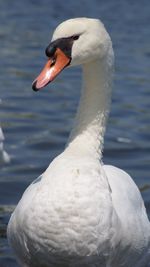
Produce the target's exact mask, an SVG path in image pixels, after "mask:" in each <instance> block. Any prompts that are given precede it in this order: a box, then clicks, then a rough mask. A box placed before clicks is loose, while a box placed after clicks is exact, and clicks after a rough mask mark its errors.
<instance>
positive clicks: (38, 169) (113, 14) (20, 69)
mask: <svg viewBox="0 0 150 267" xmlns="http://www.w3.org/2000/svg"><path fill="white" fill-rule="evenodd" d="M80 16H89V17H95V18H100V19H101V20H102V21H103V22H104V24H105V26H106V28H107V30H108V31H109V33H110V35H111V38H112V41H113V44H114V50H115V55H116V75H115V82H114V90H113V98H112V108H111V113H110V119H109V122H108V127H107V132H106V135H105V150H104V162H105V163H109V164H114V165H116V166H118V167H121V168H123V169H124V170H126V171H127V172H129V173H130V174H131V176H132V177H133V179H134V180H135V182H136V183H137V185H138V186H139V188H140V189H141V192H142V196H143V198H144V201H145V205H146V208H147V212H148V214H149V215H150V178H149V175H150V141H149V140H150V112H149V110H150V30H149V22H150V1H149V0H143V1H129V0H128V1H127V0H125V1H117V0H116V1H115V0H108V1H104V0H101V1H99V0H92V1H91V0H76V1H74V0H70V1H67V2H66V1H63V0H27V1H21V0H20V1H17V0H13V1H10V0H1V1H0V25H1V27H0V40H1V41H0V55H1V60H0V62H1V63H0V81H1V85H0V98H1V99H2V104H1V112H0V122H1V125H2V128H3V131H4V135H5V143H4V145H5V150H6V151H7V152H8V153H9V155H10V156H11V162H10V163H9V164H4V163H2V162H0V167H1V169H0V267H17V264H16V262H15V259H14V257H13V255H12V253H11V251H10V249H9V246H8V243H7V239H6V227H7V223H8V220H9V217H10V213H11V212H12V210H13V209H14V206H15V205H16V203H17V202H18V200H19V199H20V197H21V195H22V193H23V191H24V190H25V188H26V187H27V186H28V184H29V183H30V182H31V181H32V180H34V179H35V178H36V177H37V176H39V175H40V174H41V173H42V172H43V171H44V170H45V169H46V167H47V166H48V164H49V162H50V161H51V160H52V159H53V158H54V157H55V156H56V155H58V154H59V153H60V152H61V151H62V150H63V148H64V145H65V142H66V140H67V137H68V134H69V131H70V129H71V125H72V121H73V117H74V114H75V111H76V106H77V102H78V99H79V89H80V85H81V77H80V69H79V68H75V69H68V70H65V71H64V73H62V74H61V75H60V76H59V77H58V78H57V79H56V81H55V82H54V83H53V84H51V85H49V86H48V87H47V88H45V89H44V90H42V91H40V92H38V93H35V92H33V91H32V89H31V83H32V81H33V79H34V78H35V77H36V76H37V74H38V73H39V71H40V70H41V68H42V66H43V64H44V62H45V54H44V50H45V47H46V46H47V45H48V44H49V42H50V38H51V34H52V32H53V29H54V28H55V27H56V25H58V24H59V23H60V22H61V21H63V20H66V19H68V18H71V17H80Z"/></svg>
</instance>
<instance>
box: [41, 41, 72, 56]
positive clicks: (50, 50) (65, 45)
mask: <svg viewBox="0 0 150 267" xmlns="http://www.w3.org/2000/svg"><path fill="white" fill-rule="evenodd" d="M73 41H74V39H73V37H67V38H60V39H57V40H55V41H53V42H52V43H50V44H49V46H48V47H47V48H46V50H45V53H46V56H47V57H53V56H54V54H55V51H56V49H57V48H60V49H61V50H62V51H63V52H64V54H65V55H66V56H67V57H68V58H70V59H71V50H72V45H73Z"/></svg>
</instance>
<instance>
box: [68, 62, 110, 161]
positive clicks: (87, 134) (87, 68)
mask: <svg viewBox="0 0 150 267" xmlns="http://www.w3.org/2000/svg"><path fill="white" fill-rule="evenodd" d="M111 83H112V62H111V63H109V59H107V60H106V58H105V59H103V60H96V61H93V62H89V63H88V64H85V65H83V87H82V92H81V98H80V103H79V107H78V110H77V115H76V119H75V124H74V127H73V130H72V131H71V134H70V137H69V142H68V144H67V148H66V149H67V150H68V151H70V152H71V153H72V154H75V155H77V156H81V157H82V156H92V157H96V158H99V159H101V157H102V149H103V139H104V132H105V125H106V119H107V115H108V111H109V105H110V99H111Z"/></svg>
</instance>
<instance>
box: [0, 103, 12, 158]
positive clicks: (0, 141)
mask: <svg viewBox="0 0 150 267" xmlns="http://www.w3.org/2000/svg"><path fill="white" fill-rule="evenodd" d="M0 103H1V99H0ZM4 140H5V137H4V134H3V130H2V128H1V126H0V162H2V163H9V162H10V156H9V155H8V153H7V152H6V151H5V150H4Z"/></svg>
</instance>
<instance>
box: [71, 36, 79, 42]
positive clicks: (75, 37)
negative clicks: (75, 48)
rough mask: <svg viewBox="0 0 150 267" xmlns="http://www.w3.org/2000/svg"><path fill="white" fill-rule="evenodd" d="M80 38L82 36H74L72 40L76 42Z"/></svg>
mask: <svg viewBox="0 0 150 267" xmlns="http://www.w3.org/2000/svg"><path fill="white" fill-rule="evenodd" d="M79 37H80V35H74V36H72V39H73V40H74V41H76V40H78V39H79Z"/></svg>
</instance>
